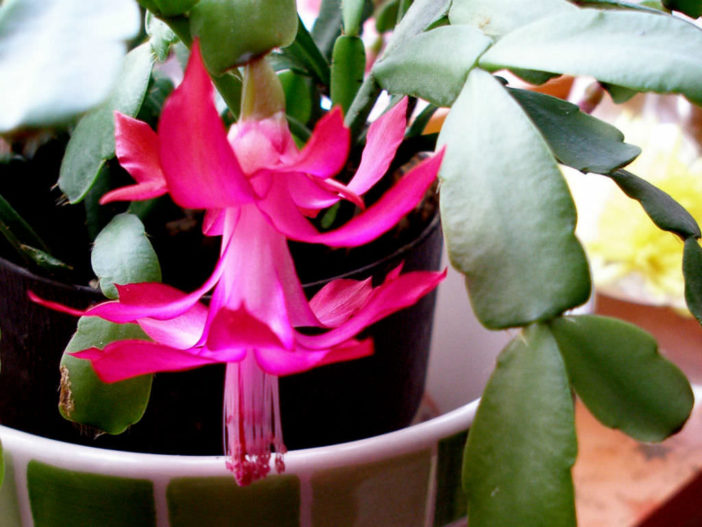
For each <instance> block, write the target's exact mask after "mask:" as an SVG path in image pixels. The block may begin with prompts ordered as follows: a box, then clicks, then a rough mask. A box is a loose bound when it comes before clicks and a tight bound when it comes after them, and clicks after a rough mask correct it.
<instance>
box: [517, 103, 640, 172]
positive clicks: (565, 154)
mask: <svg viewBox="0 0 702 527" xmlns="http://www.w3.org/2000/svg"><path fill="white" fill-rule="evenodd" d="M510 94H511V95H512V96H513V97H514V98H515V99H516V100H517V102H518V103H519V104H520V106H521V107H522V108H524V111H526V113H527V114H528V115H529V117H530V118H531V120H532V121H534V124H536V126H537V127H538V128H539V130H540V131H541V133H542V134H543V136H544V139H545V140H546V142H547V143H548V145H549V146H550V147H551V151H552V152H553V154H554V155H555V156H556V159H558V161H559V162H560V163H563V164H564V165H568V166H570V167H573V168H575V169H577V170H580V171H582V172H598V173H607V172H610V171H612V170H614V169H616V168H619V167H621V166H623V165H626V164H627V163H630V162H631V161H632V160H633V159H634V158H635V157H636V156H638V155H639V154H640V153H641V149H640V148H639V147H637V146H634V145H629V144H626V143H624V134H622V133H621V132H620V131H619V130H617V129H616V128H615V127H614V126H612V125H610V124H607V123H605V122H604V121H600V120H599V119H597V118H595V117H592V116H591V115H588V114H586V113H583V112H581V111H580V109H579V108H578V107H577V106H576V105H575V104H571V103H569V102H566V101H563V100H561V99H558V98H556V97H551V96H550V95H543V94H541V93H536V92H532V91H528V90H510Z"/></svg>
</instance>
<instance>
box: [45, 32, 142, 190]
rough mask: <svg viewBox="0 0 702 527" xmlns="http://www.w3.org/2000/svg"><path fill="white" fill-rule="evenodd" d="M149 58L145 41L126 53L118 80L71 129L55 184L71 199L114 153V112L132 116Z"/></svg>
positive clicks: (139, 98)
mask: <svg viewBox="0 0 702 527" xmlns="http://www.w3.org/2000/svg"><path fill="white" fill-rule="evenodd" d="M151 67H152V58H151V48H150V46H149V44H148V43H145V44H142V45H141V46H139V47H138V48H135V49H133V50H132V51H130V52H129V54H127V58H126V60H125V61H124V65H123V69H122V74H121V76H120V81H119V84H118V85H117V87H116V88H115V90H114V91H113V92H112V95H110V97H109V99H107V101H105V103H103V104H102V105H100V106H99V107H98V108H96V109H95V110H93V111H92V112H90V113H89V114H87V115H85V116H84V117H83V118H82V119H81V120H80V121H79V122H78V125H77V126H76V128H75V130H73V134H72V135H71V140H70V141H69V142H68V145H67V146H66V154H65V155H64V158H63V161H62V162H61V172H60V174H59V180H58V184H59V187H60V188H61V190H62V191H63V192H64V194H66V196H67V197H68V200H69V201H70V202H71V203H77V202H78V201H80V200H81V199H83V197H84V196H85V193H86V192H88V190H89V189H90V187H91V186H92V185H93V183H94V182H95V178H96V177H97V175H98V172H99V171H100V169H101V168H102V165H103V164H104V163H105V161H106V160H108V159H111V158H112V157H114V155H115V137H114V136H115V123H114V119H115V118H114V112H115V111H119V112H122V113H123V114H126V115H129V116H131V117H134V116H135V115H136V114H137V112H138V111H139V108H140V107H141V103H142V101H143V99H144V94H145V93H146V88H147V87H148V85H149V78H150V75H151Z"/></svg>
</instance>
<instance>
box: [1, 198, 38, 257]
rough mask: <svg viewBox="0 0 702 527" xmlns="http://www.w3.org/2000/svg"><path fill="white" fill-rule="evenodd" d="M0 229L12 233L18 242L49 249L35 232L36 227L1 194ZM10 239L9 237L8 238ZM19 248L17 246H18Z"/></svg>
mask: <svg viewBox="0 0 702 527" xmlns="http://www.w3.org/2000/svg"><path fill="white" fill-rule="evenodd" d="M0 225H1V226H2V227H0V230H2V233H3V234H5V235H6V237H7V235H8V234H10V235H11V236H12V238H13V239H15V240H17V242H18V243H21V244H26V245H32V246H34V247H38V248H41V249H43V250H44V251H48V250H49V248H48V247H47V246H46V244H45V243H44V241H43V240H42V239H41V238H40V237H39V235H38V234H37V233H36V232H34V229H32V227H31V226H30V225H29V224H28V223H27V222H26V221H24V219H23V218H22V216H20V215H19V213H18V212H17V211H16V210H15V209H14V208H13V207H12V205H11V204H10V203H9V202H8V201H7V200H6V199H5V198H3V197H2V196H1V195H0ZM8 241H10V240H9V238H8ZM16 248H17V247H16Z"/></svg>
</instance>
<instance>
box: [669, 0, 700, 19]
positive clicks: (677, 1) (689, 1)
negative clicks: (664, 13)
mask: <svg viewBox="0 0 702 527" xmlns="http://www.w3.org/2000/svg"><path fill="white" fill-rule="evenodd" d="M663 5H664V6H665V7H667V8H668V9H673V10H675V11H680V12H681V13H685V14H686V15H687V16H689V17H692V18H698V17H700V16H702V2H701V1H700V0H663Z"/></svg>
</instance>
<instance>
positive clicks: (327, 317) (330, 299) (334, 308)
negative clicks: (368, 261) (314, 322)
mask: <svg viewBox="0 0 702 527" xmlns="http://www.w3.org/2000/svg"><path fill="white" fill-rule="evenodd" d="M372 292H373V286H372V285H371V279H370V278H367V279H366V280H349V279H345V278H341V279H338V280H332V281H331V282H329V283H328V284H326V285H325V286H324V287H322V289H320V290H319V291H318V292H317V294H315V295H314V297H312V300H310V307H311V308H312V311H313V312H314V314H315V315H316V316H317V318H318V319H319V321H320V322H321V323H322V324H324V325H325V326H326V327H329V328H334V327H337V326H340V325H341V324H343V323H344V322H346V321H347V320H348V319H349V318H350V317H351V316H352V315H353V314H355V313H356V312H357V311H358V310H359V309H361V307H362V306H363V305H364V304H365V303H366V302H367V301H368V298H369V297H370V295H371V293H372Z"/></svg>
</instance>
